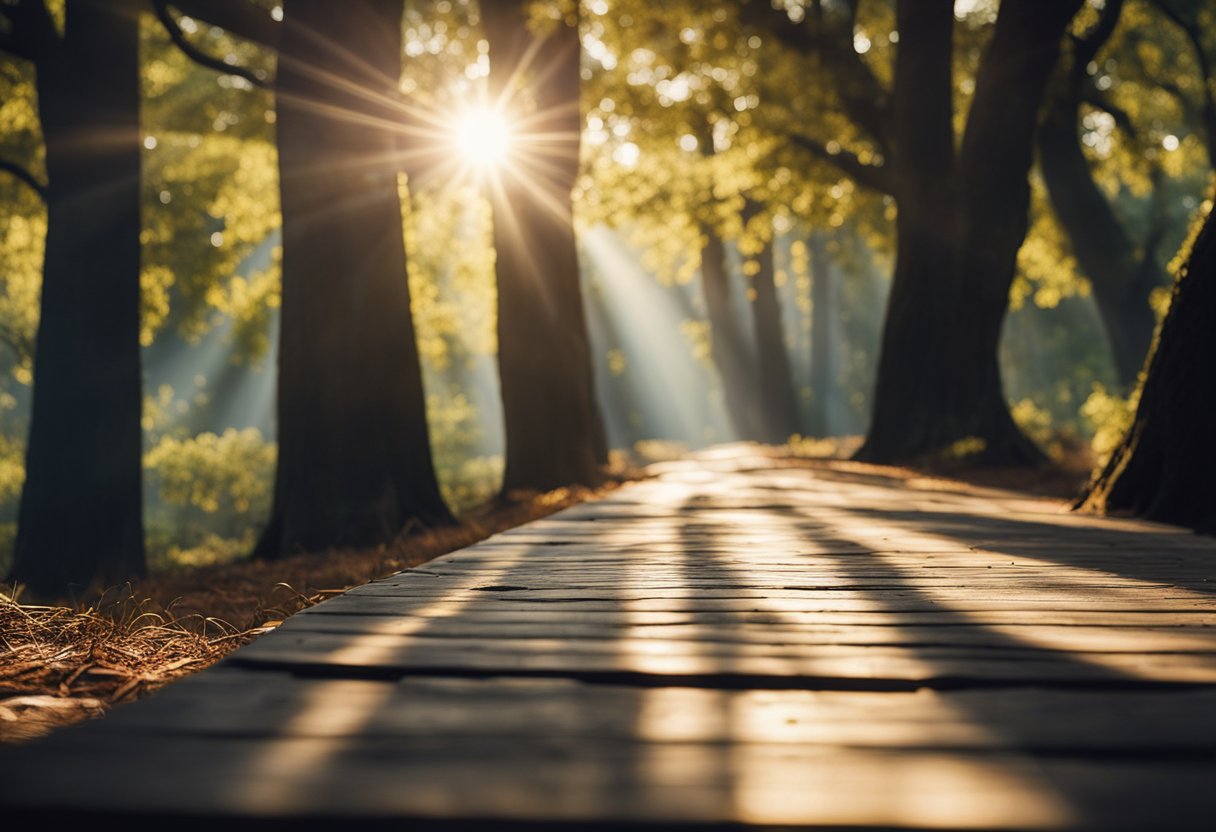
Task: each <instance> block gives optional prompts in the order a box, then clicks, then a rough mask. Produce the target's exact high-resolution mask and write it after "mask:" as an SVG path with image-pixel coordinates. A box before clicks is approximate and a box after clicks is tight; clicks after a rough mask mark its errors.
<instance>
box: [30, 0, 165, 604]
mask: <svg viewBox="0 0 1216 832" xmlns="http://www.w3.org/2000/svg"><path fill="white" fill-rule="evenodd" d="M66 21H67V23H66V28H65V33H64V39H63V42H62V43H61V44H58V45H57V51H56V53H55V54H54V55H53V56H50V57H48V59H47V60H44V61H39V62H38V66H37V73H38V78H37V85H38V105H39V113H40V116H41V119H42V128H43V135H44V138H45V141H46V165H47V173H48V179H49V188H48V193H47V240H46V262H45V265H44V269H43V283H42V303H41V319H40V323H39V327H38V335H37V342H36V348H37V354H36V357H35V365H34V391H33V412H32V416H31V421H30V432H29V443H28V447H27V452H26V480H25V487H24V490H23V491H22V496H21V507H20V512H19V516H18V531H17V542H16V552H15V560H14V564H13V569H12V572H11V573H10V575H9V580H12V581H19V582H22V583H24V584H26V585H27V586H28V587H29V588H30V589H31V590H33V591H34V592H36V593H39V594H61V593H63V592H65V591H67V590H68V589H69V587H71V586H73V585H75V586H80V587H83V586H84V585H88V584H90V583H92V582H94V581H95V580H100V581H102V582H105V583H113V582H115V581H119V580H122V579H124V578H128V577H132V576H135V575H140V574H142V573H143V572H144V569H145V566H144V563H145V559H144V537H143V510H142V503H141V501H142V493H141V460H142V436H141V432H140V413H141V408H142V405H143V396H142V389H141V379H140V356H139V268H140V262H139V231H140V221H139V210H140V192H139V177H140V144H139V141H140V133H139V102H140V93H139V18H138V13H137V10H136V8H135V7H134V4H130V3H113V2H101V0H68V4H67V8H66Z"/></svg>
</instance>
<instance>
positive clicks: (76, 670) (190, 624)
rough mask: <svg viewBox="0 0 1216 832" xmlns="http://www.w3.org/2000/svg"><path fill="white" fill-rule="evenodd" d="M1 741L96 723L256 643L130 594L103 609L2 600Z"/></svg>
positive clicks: (247, 635) (218, 624) (245, 635)
mask: <svg viewBox="0 0 1216 832" xmlns="http://www.w3.org/2000/svg"><path fill="white" fill-rule="evenodd" d="M0 633H2V635H0V644H2V645H3V650H4V652H3V654H2V655H0V741H6V742H13V741H20V740H25V739H30V738H32V737H36V736H39V735H40V734H43V733H46V732H47V731H49V730H51V729H52V728H54V727H56V726H59V725H64V724H67V723H70V722H76V721H78V720H81V719H84V718H86V717H89V716H96V715H98V714H100V713H102V712H104V711H105V709H106V708H108V707H110V706H111V705H114V704H117V703H121V702H126V701H130V700H132V699H134V698H136V697H137V696H139V695H140V694H143V693H146V692H148V691H151V690H155V689H156V688H158V687H160V686H161V685H163V684H165V683H166V682H168V681H170V680H172V679H175V678H177V677H178V676H183V675H185V674H187V673H191V672H193V671H195V670H199V669H201V668H203V667H206V666H208V665H210V664H213V663H214V662H216V661H217V660H218V659H219V658H220V657H221V656H223V655H224V654H225V653H227V652H228V651H229V650H232V649H233V648H235V647H237V646H239V645H240V644H243V643H244V642H246V641H248V640H249V639H250V638H252V637H253V633H252V632H241V631H239V630H235V629H233V628H231V627H229V626H227V625H225V624H223V623H222V622H218V621H208V620H201V619H200V620H198V621H188V619H181V618H174V617H173V616H171V615H166V614H163V613H156V612H151V611H149V610H148V609H147V607H146V605H144V604H139V603H136V602H135V601H134V600H133V599H132V598H131V597H130V596H129V595H128V596H127V597H126V598H125V599H124V600H119V601H113V602H106V601H103V602H102V603H100V604H99V605H97V606H95V607H90V608H87V609H72V608H70V607H62V606H33V605H23V604H18V603H17V602H16V601H14V600H13V599H11V598H9V597H8V596H4V595H0Z"/></svg>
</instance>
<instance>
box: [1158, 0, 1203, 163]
mask: <svg viewBox="0 0 1216 832" xmlns="http://www.w3.org/2000/svg"><path fill="white" fill-rule="evenodd" d="M1151 2H1152V5H1153V6H1155V7H1156V8H1157V9H1158V10H1160V11H1161V13H1162V14H1163V15H1165V16H1166V17H1167V18H1168V19H1169V20H1170V22H1171V23H1173V24H1174V25H1175V26H1177V27H1178V28H1179V29H1181V30H1182V31H1183V33H1184V34H1185V35H1186V39H1187V41H1188V42H1189V43H1190V44H1191V49H1192V50H1194V52H1195V60H1196V61H1198V63H1199V87H1200V89H1202V90H1203V93H1202V95H1203V106H1202V110H1201V114H1200V117H1201V119H1202V121H1203V129H1204V132H1205V133H1207V150H1208V158H1209V161H1210V162H1211V163H1212V164H1213V165H1216V97H1214V96H1213V95H1212V83H1211V82H1212V80H1213V77H1212V63H1211V61H1210V60H1208V54H1207V51H1206V50H1204V48H1203V31H1202V28H1201V27H1200V24H1199V21H1198V19H1191V20H1188V19H1187V18H1186V17H1184V16H1183V15H1182V14H1181V13H1180V12H1179V11H1178V10H1177V9H1175V8H1174V7H1173V6H1172V5H1170V3H1169V2H1168V0H1151Z"/></svg>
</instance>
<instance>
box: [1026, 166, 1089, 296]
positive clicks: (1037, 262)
mask: <svg viewBox="0 0 1216 832" xmlns="http://www.w3.org/2000/svg"><path fill="white" fill-rule="evenodd" d="M1030 193H1031V203H1030V206H1031V208H1030V219H1031V223H1030V230H1029V231H1028V232H1027V234H1026V240H1025V242H1024V243H1022V247H1021V248H1020V249H1019V250H1018V273H1017V277H1016V278H1015V279H1014V281H1013V285H1012V286H1011V287H1010V290H1009V306H1010V309H1011V310H1012V311H1017V310H1018V309H1021V308H1022V307H1023V306H1024V305H1025V303H1026V301H1027V300H1031V301H1033V303H1034V305H1035V306H1037V307H1039V308H1040V309H1055V308H1056V307H1057V306H1059V305H1060V301H1061V300H1063V299H1065V298H1069V297H1073V296H1081V297H1087V296H1088V295H1089V293H1090V285H1089V281H1088V280H1086V279H1085V278H1084V277H1082V276H1081V273H1080V271H1079V269H1078V266H1077V261H1076V258H1075V257H1074V256H1073V254H1072V244H1071V243H1070V242H1069V241H1068V235H1067V234H1066V233H1065V231H1064V229H1063V228H1061V227H1060V224H1059V222H1058V221H1057V220H1056V217H1055V214H1054V213H1053V212H1052V210H1051V206H1050V204H1048V201H1047V189H1046V188H1045V187H1044V185H1043V182H1042V180H1041V179H1040V178H1039V177H1038V176H1034V177H1032V178H1031V191H1030Z"/></svg>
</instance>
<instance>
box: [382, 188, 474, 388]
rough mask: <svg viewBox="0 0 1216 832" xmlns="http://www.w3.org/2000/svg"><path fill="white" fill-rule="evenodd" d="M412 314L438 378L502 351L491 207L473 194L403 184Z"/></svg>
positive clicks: (467, 190) (420, 349) (420, 342)
mask: <svg viewBox="0 0 1216 832" xmlns="http://www.w3.org/2000/svg"><path fill="white" fill-rule="evenodd" d="M400 190H401V196H402V205H403V206H405V207H406V212H405V246H406V255H407V259H408V271H409V283H410V311H411V312H412V314H413V316H414V329H415V334H416V337H417V339H418V353H419V355H420V356H421V358H422V360H423V361H424V362H426V363H427V364H429V365H430V366H431V367H432V368H433V369H435V370H438V371H444V370H447V369H448V368H449V367H450V366H452V365H453V364H459V363H460V362H462V361H467V360H468V359H469V358H470V357H472V356H476V355H493V354H494V352H495V350H497V348H498V334H497V332H496V330H495V327H496V325H497V320H498V318H497V309H496V306H497V303H498V292H497V285H496V283H495V279H494V248H493V225H492V220H491V216H490V205H489V203H488V202H487V201H486V200H485V198H483V197H482V196H481V195H479V194H478V193H477V191H476V190H475V189H474V188H472V187H458V188H442V189H438V190H416V191H414V192H410V191H409V190H407V188H406V185H405V182H404V180H403V181H402V184H401V188H400Z"/></svg>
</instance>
